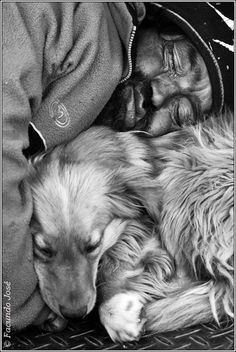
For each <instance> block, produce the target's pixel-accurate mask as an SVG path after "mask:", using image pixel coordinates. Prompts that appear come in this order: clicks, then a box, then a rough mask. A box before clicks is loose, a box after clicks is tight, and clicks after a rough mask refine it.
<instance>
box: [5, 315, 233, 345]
mask: <svg viewBox="0 0 236 352" xmlns="http://www.w3.org/2000/svg"><path fill="white" fill-rule="evenodd" d="M233 330H234V329H233V322H232V321H226V320H225V321H223V322H222V323H221V326H220V327H219V326H218V325H217V324H215V323H209V324H201V325H197V326H194V327H191V328H185V329H180V330H177V331H174V332H173V331H172V332H168V333H155V334H153V333H152V334H150V333H146V334H144V335H143V337H142V338H141V339H140V341H139V342H132V343H126V344H124V345H122V344H118V343H114V342H112V341H111V339H110V338H109V336H108V335H107V333H106V331H105V329H104V328H103V327H102V325H101V324H100V323H99V319H98V316H97V314H96V313H93V314H90V315H89V316H88V317H86V318H85V319H83V320H80V321H76V322H70V323H69V325H68V326H67V328H66V329H65V330H64V331H63V332H60V333H45V332H42V331H40V330H39V329H38V328H36V327H30V328H28V329H26V330H24V331H22V332H21V333H18V334H16V335H15V336H13V337H12V339H11V346H8V348H6V347H7V346H6V345H5V348H4V349H11V350H34V349H35V350H106V349H107V350H121V349H127V350H233V349H234V345H233V338H234V335H233ZM3 344H4V341H3ZM8 344H9V342H8Z"/></svg>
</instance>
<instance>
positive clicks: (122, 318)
mask: <svg viewBox="0 0 236 352" xmlns="http://www.w3.org/2000/svg"><path fill="white" fill-rule="evenodd" d="M144 304H145V300H144V299H143V298H142V297H140V295H139V294H138V293H136V292H133V291H130V292H124V293H118V294H116V295H115V296H113V297H112V298H111V299H109V300H108V301H106V302H104V303H102V304H101V306H100V307H99V314H100V320H101V322H102V324H103V325H104V327H105V328H106V330H107V332H108V334H109V335H110V337H111V339H112V340H113V341H119V342H126V341H133V340H139V338H140V335H141V333H142V331H143V327H144V324H145V322H146V319H145V318H144V317H143V316H142V314H143V307H144Z"/></svg>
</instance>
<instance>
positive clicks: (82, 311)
mask: <svg viewBox="0 0 236 352" xmlns="http://www.w3.org/2000/svg"><path fill="white" fill-rule="evenodd" d="M87 310H88V307H87V306H86V305H85V306H82V307H79V308H77V309H71V308H67V307H64V306H61V305H60V312H61V314H62V315H63V316H64V317H65V318H72V319H73V318H82V317H84V316H85V315H86V313H87Z"/></svg>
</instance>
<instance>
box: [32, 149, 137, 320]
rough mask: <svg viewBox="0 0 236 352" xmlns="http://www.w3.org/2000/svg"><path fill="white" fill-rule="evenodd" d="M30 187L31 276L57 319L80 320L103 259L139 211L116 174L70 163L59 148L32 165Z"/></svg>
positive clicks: (87, 309)
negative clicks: (31, 211) (34, 273)
mask: <svg viewBox="0 0 236 352" xmlns="http://www.w3.org/2000/svg"><path fill="white" fill-rule="evenodd" d="M29 183H30V185H31V188H32V194H33V201H34V216H33V219H32V233H33V239H34V254H35V270H36V272H37V275H38V278H39V285H40V289H41V292H42V296H43V298H44V300H45V302H46V303H47V304H48V306H49V307H50V308H51V309H52V310H53V311H54V312H55V313H57V314H58V315H62V316H64V317H79V316H84V315H86V314H87V313H89V312H90V311H91V310H92V308H93V307H94V304H95V300H96V276H97V269H98V263H99V260H100V258H101V256H102V255H103V253H104V252H105V251H106V250H107V249H108V248H109V247H111V246H112V245H113V244H114V243H115V242H116V241H117V239H118V238H119V236H120V234H121V233H122V232H123V231H124V229H125V226H126V221H124V220H121V219H127V218H132V217H135V216H136V215H137V214H136V212H137V211H138V210H137V209H138V207H135V206H134V202H135V200H134V199H132V197H131V196H130V195H129V192H128V191H127V192H125V184H124V183H122V181H121V180H120V179H119V176H118V172H117V169H116V170H112V169H109V168H104V167H101V166H99V165H98V164H96V163H94V162H91V163H86V162H84V161H82V162H71V161H69V160H67V159H66V158H65V155H63V152H62V149H61V148H56V149H55V150H54V151H52V152H51V153H49V154H48V155H46V156H45V157H44V158H43V159H42V160H40V161H38V162H36V163H35V165H34V166H33V167H32V172H31V173H30V177H29Z"/></svg>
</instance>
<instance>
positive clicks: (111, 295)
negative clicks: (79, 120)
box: [28, 112, 233, 342]
mask: <svg viewBox="0 0 236 352" xmlns="http://www.w3.org/2000/svg"><path fill="white" fill-rule="evenodd" d="M28 181H29V184H30V186H31V189H32V194H33V202H34V216H33V218H32V224H31V225H32V235H33V240H34V255H35V260H34V264H35V270H36V273H37V275H38V279H39V286H40V290H41V293H42V297H43V299H44V300H45V303H46V304H47V305H48V306H49V308H50V309H51V310H52V313H51V315H50V319H49V322H48V321H47V322H45V324H44V326H43V328H45V327H46V328H47V329H51V330H59V329H61V328H64V326H65V321H66V320H67V319H70V318H79V317H83V316H85V315H86V314H88V313H89V312H90V311H91V310H92V309H93V308H94V306H95V303H96V302H98V306H99V308H98V309H99V315H100V320H101V322H102V324H103V325H104V326H105V328H106V330H107V332H108V334H109V335H110V337H111V339H112V340H113V341H122V342H125V341H132V340H138V339H139V338H140V336H141V335H142V332H143V330H144V329H145V330H146V331H155V332H161V331H169V330H175V329H177V328H182V327H186V326H191V325H194V324H198V323H203V322H209V321H211V320H213V319H214V320H216V321H217V322H219V321H220V319H221V318H222V317H223V316H225V315H226V316H228V317H233V115H232V114H231V113H230V112H226V113H224V114H223V115H221V116H211V117H208V118H207V119H205V120H203V121H202V122H199V123H197V124H196V125H194V126H185V127H183V128H180V129H179V130H177V131H174V132H171V133H169V134H166V135H164V136H161V137H150V135H149V134H147V133H139V132H134V131H133V132H115V131H113V130H112V129H110V128H109V127H101V126H94V127H91V128H90V129H88V130H87V131H85V132H83V133H81V134H80V135H79V136H78V137H76V138H75V139H74V140H73V141H70V142H68V143H66V144H64V145H60V146H58V147H55V148H54V149H53V150H51V151H49V152H47V153H45V154H43V155H41V156H38V157H36V158H35V159H34V160H32V165H31V166H30V174H29V179H28Z"/></svg>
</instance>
